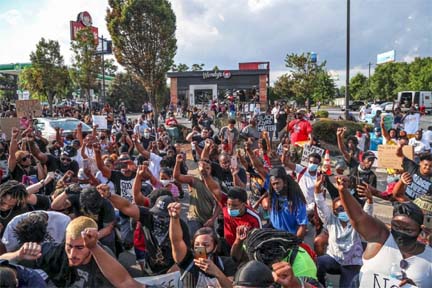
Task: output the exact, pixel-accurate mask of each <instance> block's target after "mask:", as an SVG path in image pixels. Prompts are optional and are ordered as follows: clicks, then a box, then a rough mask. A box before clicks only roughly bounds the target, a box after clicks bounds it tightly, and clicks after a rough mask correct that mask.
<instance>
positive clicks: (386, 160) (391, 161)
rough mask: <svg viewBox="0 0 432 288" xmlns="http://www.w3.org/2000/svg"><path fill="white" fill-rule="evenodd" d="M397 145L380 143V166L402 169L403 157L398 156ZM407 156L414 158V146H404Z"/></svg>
mask: <svg viewBox="0 0 432 288" xmlns="http://www.w3.org/2000/svg"><path fill="white" fill-rule="evenodd" d="M397 149H398V146H397V145H378V167H379V168H390V169H402V158H400V157H397V156H396V151H397ZM402 151H403V154H404V155H405V157H407V158H409V159H411V160H413V159H414V147H413V146H404V147H403V148H402Z"/></svg>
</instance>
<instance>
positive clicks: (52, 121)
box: [33, 117, 92, 142]
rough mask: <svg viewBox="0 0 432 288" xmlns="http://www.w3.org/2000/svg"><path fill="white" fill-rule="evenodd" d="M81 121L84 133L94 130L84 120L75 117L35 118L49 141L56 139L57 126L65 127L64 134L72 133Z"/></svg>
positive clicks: (38, 127)
mask: <svg viewBox="0 0 432 288" xmlns="http://www.w3.org/2000/svg"><path fill="white" fill-rule="evenodd" d="M79 123H81V125H82V131H83V135H87V134H88V133H91V132H92V128H91V127H90V126H88V125H87V124H85V123H84V122H82V121H80V120H78V119H75V118H71V117H70V118H35V119H34V122H33V124H34V126H35V127H36V129H38V130H40V131H41V132H42V136H43V137H44V138H46V139H47V140H48V141H50V142H51V141H53V140H55V139H56V131H55V128H56V127H60V129H63V133H62V136H66V135H70V134H72V133H73V132H74V130H76V127H77V125H78V124H79Z"/></svg>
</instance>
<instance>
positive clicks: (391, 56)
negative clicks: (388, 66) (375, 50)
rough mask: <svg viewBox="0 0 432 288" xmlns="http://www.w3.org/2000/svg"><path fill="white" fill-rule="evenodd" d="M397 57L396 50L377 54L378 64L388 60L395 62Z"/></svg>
mask: <svg viewBox="0 0 432 288" xmlns="http://www.w3.org/2000/svg"><path fill="white" fill-rule="evenodd" d="M395 59H396V52H395V50H391V51H387V52H384V53H381V54H378V55H377V64H383V63H387V62H394V61H395Z"/></svg>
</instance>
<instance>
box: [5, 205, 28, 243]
mask: <svg viewBox="0 0 432 288" xmlns="http://www.w3.org/2000/svg"><path fill="white" fill-rule="evenodd" d="M28 211H29V210H28V206H15V207H13V208H12V209H9V210H8V211H0V216H1V217H0V224H2V225H3V229H1V230H0V238H1V237H3V233H4V230H5V229H4V228H6V226H7V224H8V223H9V222H10V221H11V220H12V219H13V218H14V217H15V216H17V215H20V214H23V213H26V212H28Z"/></svg>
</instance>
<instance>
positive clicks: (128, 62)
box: [106, 0, 177, 124]
mask: <svg viewBox="0 0 432 288" xmlns="http://www.w3.org/2000/svg"><path fill="white" fill-rule="evenodd" d="M108 4H109V8H108V9H107V15H106V21H107V26H108V31H109V32H110V34H111V37H112V40H113V46H114V56H115V57H116V59H117V62H118V63H120V64H121V65H123V66H124V67H125V68H126V69H127V70H128V71H129V72H131V73H133V75H134V76H136V78H137V80H138V81H140V83H141V84H142V86H143V87H144V88H145V90H146V91H147V92H148V93H149V98H150V102H151V104H152V106H153V109H154V111H155V113H154V114H155V123H156V124H157V120H158V119H157V115H158V114H159V113H158V112H159V109H160V103H157V101H156V93H158V92H159V91H161V89H162V88H161V87H163V86H166V72H168V70H169V69H170V68H171V67H172V65H173V59H174V56H175V53H176V51H177V40H176V38H175V31H176V17H175V14H174V11H173V10H172V7H171V4H170V2H169V1H167V0H129V1H125V0H109V1H108ZM141 103H142V101H141Z"/></svg>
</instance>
